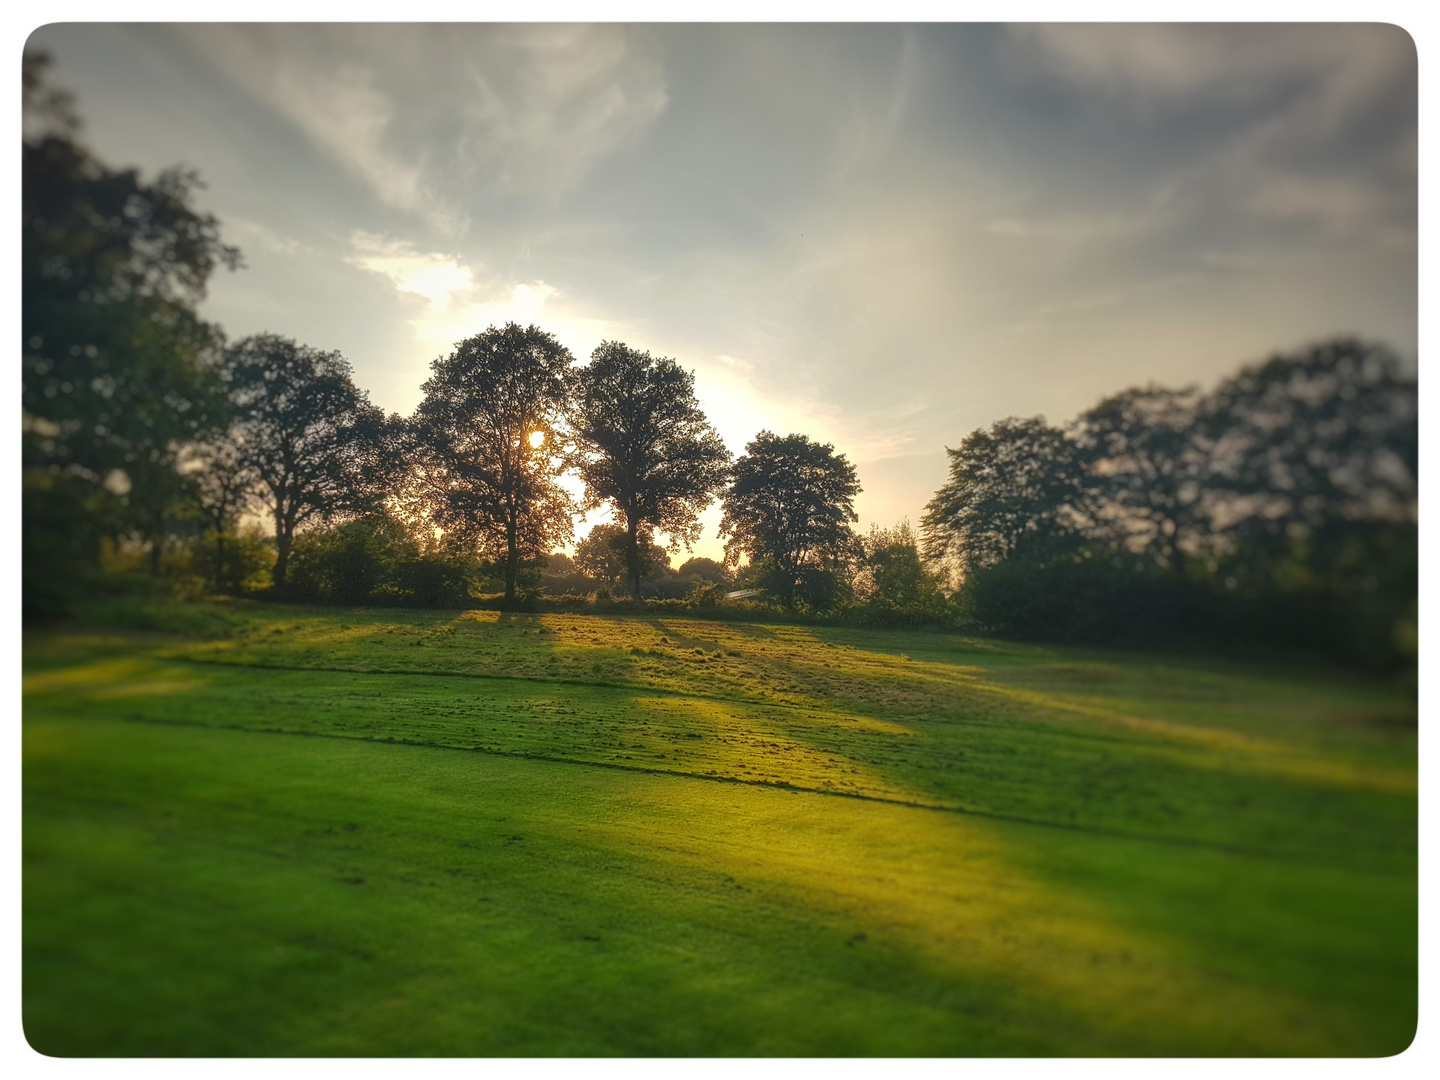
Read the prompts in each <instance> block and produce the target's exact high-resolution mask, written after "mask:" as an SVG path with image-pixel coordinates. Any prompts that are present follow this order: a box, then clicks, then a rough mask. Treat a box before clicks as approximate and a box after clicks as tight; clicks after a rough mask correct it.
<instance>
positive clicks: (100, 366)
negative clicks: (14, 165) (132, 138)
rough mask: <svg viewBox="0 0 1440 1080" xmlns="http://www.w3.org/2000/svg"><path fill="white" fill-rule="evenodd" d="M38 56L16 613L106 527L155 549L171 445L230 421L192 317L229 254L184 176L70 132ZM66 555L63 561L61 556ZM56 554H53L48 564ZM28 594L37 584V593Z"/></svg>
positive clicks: (27, 78) (25, 215)
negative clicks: (110, 156)
mask: <svg viewBox="0 0 1440 1080" xmlns="http://www.w3.org/2000/svg"><path fill="white" fill-rule="evenodd" d="M47 64H48V59H47V58H45V57H43V56H37V55H27V56H26V57H25V58H24V63H23V70H24V117H25V129H26V130H25V136H24V143H23V150H22V177H23V178H22V242H21V296H22V299H21V337H22V342H23V348H22V361H21V370H22V390H21V403H22V467H23V470H24V483H23V505H24V511H23V516H24V537H25V541H24V542H25V555H24V559H25V580H26V595H27V602H26V603H27V608H29V607H30V606H31V603H30V600H31V599H32V596H31V591H30V590H31V586H32V585H35V586H36V587H37V588H38V589H43V590H45V591H47V592H50V593H53V592H54V586H55V584H56V581H57V579H56V576H55V571H56V569H57V567H58V566H62V565H63V566H64V568H65V569H64V571H63V572H62V576H63V579H64V580H70V581H73V580H74V579H75V574H74V568H75V565H76V563H79V564H80V565H81V566H84V565H86V564H93V563H94V562H95V560H96V556H97V554H98V541H99V538H100V537H101V536H103V535H107V534H108V535H111V536H114V535H117V534H119V533H122V532H125V531H129V530H133V529H136V528H139V529H140V530H142V531H143V532H144V533H145V534H146V535H147V536H148V537H149V539H150V541H151V544H152V547H154V548H155V551H154V554H155V556H156V557H158V544H159V543H160V540H161V537H160V535H159V532H158V530H160V529H161V528H162V526H161V525H160V524H157V523H159V522H163V519H164V508H165V507H166V506H167V505H168V504H169V503H170V501H171V500H172V499H173V497H174V496H175V495H176V494H177V493H178V490H179V483H178V480H177V477H176V475H175V454H176V451H177V449H178V447H179V446H180V445H181V444H182V443H184V442H185V441H188V440H192V439H195V438H199V437H204V436H205V435H207V434H209V433H210V432H211V431H213V430H214V429H215V428H216V427H219V426H223V424H224V422H225V419H226V418H225V401H224V394H223V390H222V388H221V386H220V384H219V380H218V378H217V377H216V372H215V360H216V359H217V356H218V351H219V348H220V345H221V343H222V338H221V334H220V331H219V329H218V328H216V327H214V326H212V325H210V324H209V323H206V322H204V321H203V320H202V319H200V318H199V316H198V315H197V314H196V313H195V305H196V304H198V303H199V301H200V300H201V299H203V298H204V295H205V284H206V282H207V281H208V279H209V277H210V275H211V274H212V273H213V272H214V270H215V269H216V268H217V267H219V266H228V267H230V268H232V269H233V268H235V267H237V266H238V265H239V264H240V253H239V251H238V250H236V249H235V248H233V247H230V246H229V245H226V244H224V243H222V242H221V239H220V230H219V223H218V222H217V221H216V219H215V218H214V217H213V216H212V215H210V214H204V213H201V212H199V211H197V210H196V209H195V208H194V206H193V205H192V194H193V191H194V189H195V188H196V187H198V186H199V180H198V179H197V177H196V175H195V174H194V173H193V172H186V171H184V170H180V169H171V170H167V171H165V172H162V173H161V174H160V175H159V176H158V177H157V178H156V179H155V180H154V181H152V182H148V183H147V182H145V181H142V180H141V178H140V176H139V174H138V172H137V171H136V170H134V169H128V170H118V171H117V170H114V169H111V168H109V167H107V166H105V165H103V164H102V163H101V162H99V161H98V160H96V159H95V158H94V157H93V156H92V155H91V153H90V152H89V151H88V150H87V149H85V148H84V147H83V146H82V145H80V143H79V142H78V141H77V136H78V132H79V130H80V122H79V120H78V118H77V117H76V116H75V113H74V110H73V104H72V102H71V100H70V98H69V96H68V95H66V94H64V93H63V92H60V91H56V90H54V89H52V88H49V87H47V86H46V83H45V68H46V66H47ZM61 552H64V555H63V557H61V555H60V553H61ZM57 558H59V559H60V562H59V563H57V562H56V560H57ZM35 595H36V596H38V595H39V594H38V593H37V594H35Z"/></svg>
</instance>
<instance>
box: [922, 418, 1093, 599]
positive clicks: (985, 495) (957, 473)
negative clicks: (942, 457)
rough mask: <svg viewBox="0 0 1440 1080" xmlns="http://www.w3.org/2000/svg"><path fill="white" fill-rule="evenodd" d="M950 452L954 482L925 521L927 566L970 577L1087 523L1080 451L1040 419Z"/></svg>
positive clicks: (1005, 424) (983, 434)
mask: <svg viewBox="0 0 1440 1080" xmlns="http://www.w3.org/2000/svg"><path fill="white" fill-rule="evenodd" d="M945 452H946V453H947V454H948V455H949V456H950V479H949V480H948V481H947V482H946V483H945V485H944V486H943V487H941V488H940V490H939V491H937V492H936V493H935V497H934V498H933V499H931V500H930V503H929V504H928V505H927V506H926V508H925V517H924V519H923V520H922V522H921V536H922V538H923V545H924V554H925V558H926V559H927V560H930V561H932V562H935V563H939V564H946V563H948V564H951V565H953V566H954V567H955V568H956V569H957V570H958V571H959V573H960V574H961V575H962V576H964V575H967V574H969V573H971V572H972V571H974V570H978V569H980V568H981V567H985V566H993V565H995V564H996V563H998V562H1001V561H1002V560H1004V559H1007V558H1009V557H1011V556H1012V555H1014V554H1016V553H1018V552H1020V551H1022V550H1023V549H1024V548H1025V547H1026V546H1027V545H1029V544H1031V543H1034V542H1036V541H1042V540H1043V541H1048V540H1049V538H1051V537H1053V536H1055V535H1056V534H1057V533H1070V532H1073V531H1075V530H1076V529H1077V528H1078V527H1079V524H1080V523H1081V522H1082V521H1083V520H1084V519H1085V516H1086V515H1085V487H1084V473H1083V470H1082V467H1081V465H1080V463H1079V461H1078V460H1077V455H1076V448H1075V445H1074V443H1073V442H1072V441H1071V440H1070V439H1068V438H1066V436H1065V433H1064V432H1062V431H1060V430H1058V429H1056V428H1052V427H1049V426H1048V425H1046V423H1045V422H1044V420H1043V419H1041V418H1040V417H1034V418H1032V419H1028V420H1017V419H1015V418H1013V417H1012V418H1010V419H1008V420H1001V421H998V422H997V423H995V424H993V425H991V427H990V428H989V430H988V431H987V430H978V431H974V432H972V433H971V434H970V435H969V436H967V437H966V438H965V439H964V440H963V441H962V442H961V443H960V446H959V447H958V448H957V449H953V450H952V449H950V448H948V447H947V448H946V451H945Z"/></svg>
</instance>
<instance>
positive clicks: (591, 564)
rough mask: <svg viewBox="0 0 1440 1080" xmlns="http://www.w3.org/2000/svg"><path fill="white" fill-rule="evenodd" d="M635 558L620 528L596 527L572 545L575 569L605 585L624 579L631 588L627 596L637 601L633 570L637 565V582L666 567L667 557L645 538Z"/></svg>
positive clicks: (612, 584) (616, 583)
mask: <svg viewBox="0 0 1440 1080" xmlns="http://www.w3.org/2000/svg"><path fill="white" fill-rule="evenodd" d="M635 555H636V552H632V551H631V549H630V537H629V534H628V533H627V532H626V530H625V527H624V526H623V525H613V524H604V525H596V526H595V527H594V528H592V529H591V530H590V533H589V535H587V536H586V537H585V539H584V540H581V541H580V543H578V544H577V545H575V568H576V569H577V570H579V571H580V572H581V573H582V574H584V575H585V576H586V577H588V578H590V579H591V580H593V581H598V582H601V583H603V584H605V585H608V586H614V585H618V584H620V582H621V581H624V580H626V579H627V578H628V579H629V580H630V582H631V587H632V589H633V591H632V592H631V594H630V595H631V596H633V597H634V598H635V599H637V600H638V599H640V588H639V584H638V582H637V581H636V580H635V576H634V570H635V568H636V567H637V566H638V568H639V571H640V575H639V576H640V579H641V580H644V579H647V578H650V577H652V576H654V575H655V574H656V573H657V572H658V571H662V570H664V569H666V568H667V567H668V566H669V565H670V556H669V555H668V554H667V553H666V551H665V549H664V548H663V547H660V546H659V545H658V544H654V543H651V542H650V541H649V540H648V539H646V538H645V537H641V539H640V543H639V545H638V555H639V558H638V559H637V558H636V557H635Z"/></svg>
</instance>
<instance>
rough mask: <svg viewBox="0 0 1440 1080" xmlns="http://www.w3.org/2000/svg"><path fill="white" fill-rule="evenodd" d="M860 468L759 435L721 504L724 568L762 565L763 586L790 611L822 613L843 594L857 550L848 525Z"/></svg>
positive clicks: (792, 440) (828, 452) (813, 448)
mask: <svg viewBox="0 0 1440 1080" xmlns="http://www.w3.org/2000/svg"><path fill="white" fill-rule="evenodd" d="M859 493H860V484H859V481H858V480H857V479H856V475H855V466H853V465H851V464H850V462H848V461H847V460H846V459H845V455H844V454H836V453H835V448H834V447H833V446H832V445H830V444H829V443H825V444H823V445H822V444H820V443H816V442H812V441H811V440H810V439H809V438H807V437H806V436H804V435H787V436H785V437H783V438H781V437H779V436H776V435H774V434H772V433H771V432H769V431H762V432H760V434H758V435H757V436H756V437H755V439H754V441H752V442H751V443H749V445H747V446H746V447H745V454H744V455H743V456H741V457H740V458H739V459H738V460H737V461H736V462H735V466H734V471H733V481H732V483H731V485H730V488H729V490H728V491H727V492H726V493H725V496H724V499H723V500H722V504H723V506H724V511H725V513H724V517H723V518H722V519H721V522H720V536H721V537H727V536H728V537H729V539H728V540H727V541H726V543H725V563H726V565H727V566H735V565H737V564H738V563H739V561H740V558H741V557H742V556H748V557H749V558H750V559H751V560H752V561H753V562H755V563H757V564H761V563H763V564H764V569H763V570H762V571H760V572H759V580H760V582H761V587H762V588H764V589H765V591H766V592H768V593H770V594H771V595H774V596H775V597H776V598H777V599H779V600H780V602H781V603H782V604H783V605H784V606H785V607H786V608H796V607H799V608H806V609H810V610H825V609H826V608H827V607H830V606H833V605H834V604H836V603H838V602H839V601H840V600H841V599H842V598H843V596H844V593H845V589H846V582H847V580H848V569H849V565H850V562H851V561H852V560H853V558H854V556H855V553H856V551H857V549H858V542H857V540H856V537H855V533H854V532H853V530H852V529H851V528H850V522H852V521H855V520H857V518H856V515H855V506H854V499H855V496H856V495H858V494H859Z"/></svg>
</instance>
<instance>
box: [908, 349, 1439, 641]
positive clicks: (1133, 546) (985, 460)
mask: <svg viewBox="0 0 1440 1080" xmlns="http://www.w3.org/2000/svg"><path fill="white" fill-rule="evenodd" d="M1417 401H1418V398H1417V386H1416V382H1415V380H1414V379H1413V378H1409V377H1406V376H1403V375H1402V374H1401V368H1400V363H1399V361H1398V359H1397V358H1396V357H1395V356H1394V354H1393V353H1391V352H1390V351H1389V350H1387V349H1385V348H1382V347H1380V346H1376V345H1372V344H1367V343H1365V342H1361V341H1358V340H1353V339H1341V340H1335V341H1330V342H1326V343H1323V344H1320V345H1317V346H1314V347H1312V348H1308V349H1304V350H1301V351H1299V352H1295V353H1291V354H1286V355H1277V356H1274V357H1271V358H1270V359H1269V360H1267V361H1265V362H1264V363H1261V364H1258V365H1255V366H1252V367H1247V368H1245V369H1243V370H1242V371H1240V372H1239V373H1238V374H1236V375H1233V376H1231V377H1230V378H1227V379H1224V380H1222V381H1221V382H1220V384H1219V385H1218V386H1216V387H1215V389H1214V390H1212V391H1210V392H1209V393H1201V392H1200V391H1199V390H1197V389H1194V388H1191V389H1186V390H1170V389H1164V388H1161V387H1155V386H1151V387H1147V388H1145V389H1133V390H1127V391H1125V392H1124V393H1121V394H1116V395H1114V396H1113V397H1109V398H1106V399H1105V400H1104V401H1102V402H1100V403H1099V404H1098V405H1096V406H1095V407H1094V408H1092V409H1090V410H1088V411H1087V412H1085V413H1083V414H1082V415H1081V416H1080V417H1078V418H1077V419H1076V420H1075V421H1074V422H1073V423H1072V424H1071V425H1069V426H1068V427H1067V428H1065V429H1059V428H1054V427H1050V426H1048V425H1046V424H1045V423H1044V421H1043V420H1042V419H1040V418H1034V419H1028V420H1016V419H1009V420H1004V421H1001V422H999V423H997V424H994V425H993V426H991V427H990V428H988V429H985V430H980V431H976V432H974V433H972V434H971V435H970V436H969V437H968V438H966V439H965V440H963V441H962V442H961V444H960V446H959V447H958V448H956V449H952V450H949V451H948V453H949V455H950V479H949V481H948V482H947V483H946V484H945V485H944V486H943V487H942V488H941V489H940V490H939V491H938V492H937V493H936V494H935V497H934V499H932V500H931V502H930V504H929V506H928V507H927V510H926V513H925V517H924V520H923V522H922V526H921V538H922V552H923V554H924V556H925V557H926V558H927V559H928V560H930V561H931V562H932V563H933V564H936V565H944V566H946V567H947V568H949V570H950V571H951V572H952V573H953V574H954V575H955V577H956V578H957V579H959V580H961V581H963V583H964V585H963V588H962V589H961V590H960V597H961V600H962V603H963V605H964V609H965V613H966V615H967V616H968V618H969V619H970V620H971V621H972V622H973V623H974V624H975V625H977V626H980V627H983V628H985V629H988V630H992V631H994V632H997V633H1001V634H1009V635H1018V636H1027V637H1043V638H1048V639H1051V640H1054V639H1070V640H1076V641H1132V642H1148V643H1159V642H1176V643H1183V642H1195V643H1214V642H1250V643H1260V644H1272V645H1276V644H1278V645H1289V646H1301V647H1306V648H1318V649H1323V650H1325V651H1328V652H1331V653H1334V654H1337V655H1342V656H1348V657H1352V658H1358V659H1364V660H1369V661H1376V662H1384V661H1386V660H1387V659H1390V658H1395V657H1399V656H1405V655H1410V656H1413V655H1414V651H1415V634H1416V626H1417V622H1416V617H1417V612H1416V589H1417V570H1418V563H1419V549H1418V527H1417V505H1418V504H1417V487H1416V467H1417V452H1418V442H1417V436H1418V414H1417Z"/></svg>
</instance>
